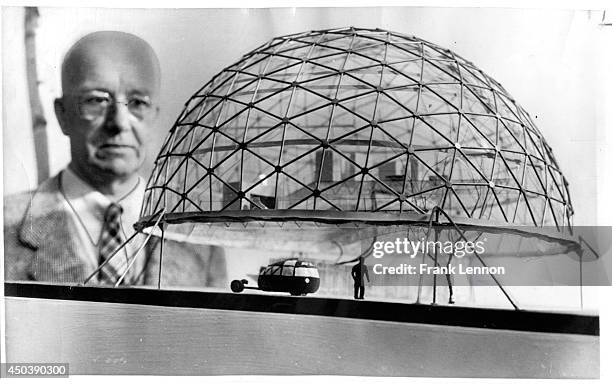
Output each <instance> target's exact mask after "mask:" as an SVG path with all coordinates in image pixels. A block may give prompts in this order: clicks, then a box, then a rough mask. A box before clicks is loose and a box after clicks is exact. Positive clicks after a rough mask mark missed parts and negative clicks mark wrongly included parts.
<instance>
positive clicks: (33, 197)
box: [4, 175, 227, 288]
mask: <svg viewBox="0 0 612 384" xmlns="http://www.w3.org/2000/svg"><path fill="white" fill-rule="evenodd" d="M58 181H59V178H58V175H56V176H55V177H52V178H50V179H48V180H47V181H45V182H44V183H42V184H41V185H40V186H39V187H38V188H37V189H36V190H35V191H31V192H25V193H20V194H16V195H12V196H7V197H6V198H5V200H4V273H5V280H6V281H24V280H26V281H41V282H53V283H65V284H79V283H83V281H84V280H85V278H86V277H87V276H89V275H90V274H91V273H92V272H93V271H94V268H93V267H92V266H91V265H89V264H88V263H86V262H84V261H83V259H82V258H81V257H80V256H79V255H82V254H83V252H85V250H83V249H80V248H81V247H80V246H79V242H78V241H77V240H76V238H75V236H76V235H75V234H73V233H71V232H70V229H69V228H70V227H71V226H70V225H69V222H70V220H72V219H71V217H70V212H68V211H67V210H66V208H65V204H64V203H63V197H62V195H61V192H60V191H59V183H58ZM159 247H160V239H159V238H156V237H151V239H150V240H149V242H148V243H147V245H146V246H145V249H144V250H143V252H144V253H143V254H142V255H140V256H139V257H143V258H144V264H143V265H144V267H143V269H142V270H140V271H136V273H137V275H138V276H139V278H138V281H137V284H138V285H151V286H156V285H157V282H158V276H159V258H160V252H159ZM226 275H227V271H226V263H225V254H224V250H223V248H221V247H217V246H211V245H204V246H202V245H192V244H186V243H179V242H175V241H172V240H166V241H165V242H164V255H163V265H162V281H161V285H162V287H164V288H170V287H203V286H216V287H222V286H225V285H226V283H227V278H226ZM92 283H93V280H92Z"/></svg>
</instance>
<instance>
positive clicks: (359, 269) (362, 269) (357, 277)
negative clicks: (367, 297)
mask: <svg viewBox="0 0 612 384" xmlns="http://www.w3.org/2000/svg"><path fill="white" fill-rule="evenodd" d="M364 259H365V257H363V256H360V257H359V262H357V264H355V265H354V266H353V269H352V270H351V276H352V277H353V281H354V282H355V293H354V296H355V299H356V300H363V295H364V293H365V282H364V279H363V278H364V276H365V278H366V279H368V283H369V282H370V275H368V266H367V265H366V264H365V263H364Z"/></svg>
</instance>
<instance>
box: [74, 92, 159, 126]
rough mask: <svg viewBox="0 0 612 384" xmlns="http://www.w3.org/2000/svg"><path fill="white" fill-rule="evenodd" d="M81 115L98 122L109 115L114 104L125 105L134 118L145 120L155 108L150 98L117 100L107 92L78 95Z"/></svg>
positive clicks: (136, 97) (131, 97)
mask: <svg viewBox="0 0 612 384" xmlns="http://www.w3.org/2000/svg"><path fill="white" fill-rule="evenodd" d="M76 97H77V102H78V106H79V114H80V115H81V117H83V118H84V119H86V120H96V119H99V118H102V117H106V116H107V115H108V110H109V108H110V107H111V106H114V104H123V105H125V106H126V107H127V109H128V111H129V112H130V114H131V115H132V116H134V117H135V118H136V119H138V120H144V119H146V118H147V117H149V116H151V115H152V113H153V111H154V107H153V103H152V102H151V99H150V98H149V96H130V97H128V98H127V100H125V101H123V100H115V99H114V98H113V97H112V96H111V95H110V94H109V93H107V92H91V93H87V94H81V95H77V96H76Z"/></svg>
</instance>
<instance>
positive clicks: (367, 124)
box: [138, 28, 572, 231]
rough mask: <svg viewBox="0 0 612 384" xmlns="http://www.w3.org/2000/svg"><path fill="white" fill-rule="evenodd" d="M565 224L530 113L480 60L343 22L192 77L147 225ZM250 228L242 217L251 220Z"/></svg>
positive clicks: (159, 165) (555, 176)
mask: <svg viewBox="0 0 612 384" xmlns="http://www.w3.org/2000/svg"><path fill="white" fill-rule="evenodd" d="M434 207H437V208H440V209H442V210H444V212H446V213H447V214H448V215H449V217H451V218H452V219H453V220H456V221H457V222H462V223H480V224H482V223H486V224H487V225H489V224H490V225H510V224H512V225H523V226H531V227H543V226H553V227H556V228H557V230H559V231H563V230H564V228H567V227H568V226H569V225H570V219H571V216H572V206H571V202H570V198H569V192H568V189H567V182H566V181H565V179H564V177H563V174H562V173H561V171H560V169H559V167H558V165H557V162H556V161H555V159H554V156H553V154H552V151H551V148H550V147H549V146H548V145H547V144H546V141H545V140H544V137H543V136H542V134H541V133H540V131H539V130H538V129H537V128H536V126H535V125H534V123H533V121H532V120H531V118H530V117H529V115H528V114H527V112H525V110H524V109H523V108H522V107H520V106H519V105H518V104H517V103H516V101H515V100H514V99H513V98H512V96H510V95H509V94H508V93H507V92H506V91H505V90H504V88H503V87H502V86H501V85H500V84H499V83H498V82H496V81H495V80H493V79H492V78H491V77H489V76H487V75H486V74H485V73H483V71H481V70H480V69H478V68H477V67H476V66H475V65H474V64H472V63H471V62H469V61H467V60H465V59H463V58H462V57H460V56H459V55H457V54H455V53H453V52H452V51H450V50H448V49H445V48H442V47H439V46H437V45H435V44H432V43H430V42H427V41H424V40H422V39H419V38H416V37H411V36H405V35H401V34H398V33H394V32H389V31H383V30H379V29H375V30H372V29H359V28H343V29H332V30H323V31H312V32H305V33H299V34H294V35H288V36H281V37H277V38H274V39H272V40H271V41H269V42H268V43H266V44H264V45H262V46H260V47H259V48H257V49H255V50H253V51H251V52H249V53H247V54H246V55H244V56H243V57H242V58H241V59H240V60H239V61H238V62H236V63H235V64H233V65H231V66H229V67H227V68H225V69H224V70H222V71H221V72H220V73H219V74H217V75H216V76H215V77H214V78H213V79H212V80H210V81H209V82H208V83H207V84H206V85H204V86H203V87H202V88H201V89H200V90H199V91H197V92H196V93H195V94H194V95H193V96H192V97H191V98H190V99H189V100H188V102H187V103H186V106H185V109H184V110H183V112H182V113H181V115H180V117H179V118H178V119H177V121H176V123H175V125H174V126H173V127H172V129H171V131H170V133H169V135H168V137H167V139H166V140H165V142H164V144H163V147H162V149H161V152H160V154H159V156H158V157H157V159H156V161H155V167H154V170H153V172H152V175H151V178H150V180H149V183H148V186H147V190H146V196H145V201H144V205H143V210H142V219H141V221H140V223H139V224H138V225H139V226H140V227H146V226H149V225H152V223H153V222H154V219H155V215H156V214H159V212H161V210H162V209H163V210H164V219H163V221H164V222H166V223H169V224H172V223H184V222H187V221H190V222H193V221H196V222H207V223H213V222H231V221H240V222H243V223H248V222H253V221H256V222H258V223H259V224H261V225H262V226H263V225H264V223H266V222H270V221H275V222H286V221H292V222H300V221H309V222H315V223H317V222H319V223H321V222H323V223H336V224H338V223H340V224H342V223H374V224H376V223H382V222H386V223H396V224H397V223H402V222H410V221H411V220H412V221H414V220H417V221H419V220H420V221H423V220H425V219H424V217H425V216H424V215H426V214H428V213H429V212H431V211H432V209H434ZM245 227H246V224H245Z"/></svg>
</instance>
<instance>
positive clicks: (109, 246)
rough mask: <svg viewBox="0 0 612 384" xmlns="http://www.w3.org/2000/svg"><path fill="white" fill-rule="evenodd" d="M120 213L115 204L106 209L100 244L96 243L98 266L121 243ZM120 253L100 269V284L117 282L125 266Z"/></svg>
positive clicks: (117, 205) (119, 208)
mask: <svg viewBox="0 0 612 384" xmlns="http://www.w3.org/2000/svg"><path fill="white" fill-rule="evenodd" d="M122 213H123V208H121V206H120V205H119V204H116V203H111V204H110V205H109V206H108V208H107V209H106V212H105V214H104V223H103V225H102V232H101V233H100V242H99V243H98V250H99V259H98V262H99V265H101V264H102V263H104V262H105V261H106V260H107V259H108V258H109V257H110V256H111V255H112V254H113V252H114V251H115V250H116V249H117V248H118V247H119V246H120V245H121V243H122V242H123V237H122V236H121V214H122ZM121 253H122V252H120V254H117V255H115V256H113V257H112V258H111V259H110V261H109V262H108V263H107V264H106V265H104V266H103V267H102V268H101V269H100V274H99V281H100V283H102V284H113V285H114V284H115V283H116V282H117V280H119V278H120V277H121V274H122V273H123V272H124V271H125V268H126V265H127V260H126V257H125V255H122V254H121ZM122 256H123V257H122ZM126 278H127V277H126ZM124 282H125V280H124ZM124 282H123V283H124Z"/></svg>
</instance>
